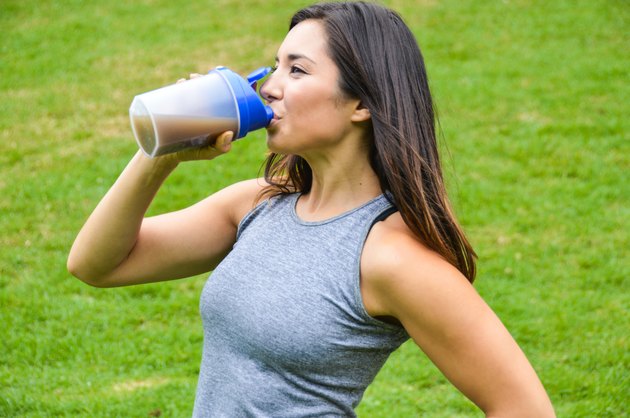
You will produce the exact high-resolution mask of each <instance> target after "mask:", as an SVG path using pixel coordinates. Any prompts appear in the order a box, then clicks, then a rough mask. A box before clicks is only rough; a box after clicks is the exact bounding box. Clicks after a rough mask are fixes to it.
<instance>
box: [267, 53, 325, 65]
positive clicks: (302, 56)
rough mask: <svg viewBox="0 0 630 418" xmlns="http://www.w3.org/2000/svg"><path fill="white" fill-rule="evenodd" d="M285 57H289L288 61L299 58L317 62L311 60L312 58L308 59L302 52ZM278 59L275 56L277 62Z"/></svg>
mask: <svg viewBox="0 0 630 418" xmlns="http://www.w3.org/2000/svg"><path fill="white" fill-rule="evenodd" d="M287 58H288V59H289V61H296V60H299V59H305V60H307V61H310V62H312V63H313V64H317V63H316V62H315V61H313V60H312V59H310V58H309V57H307V56H306V55H303V54H289V55H287ZM279 61H280V59H279V58H278V57H277V56H276V62H279Z"/></svg>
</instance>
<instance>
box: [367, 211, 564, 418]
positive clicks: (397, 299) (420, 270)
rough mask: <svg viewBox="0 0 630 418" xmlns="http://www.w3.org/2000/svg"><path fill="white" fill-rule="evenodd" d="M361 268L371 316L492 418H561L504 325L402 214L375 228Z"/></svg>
mask: <svg viewBox="0 0 630 418" xmlns="http://www.w3.org/2000/svg"><path fill="white" fill-rule="evenodd" d="M361 263H362V264H361V267H362V284H361V286H362V293H363V295H364V301H365V304H366V308H367V309H368V312H369V313H370V314H372V315H374V316H390V317H394V318H396V319H397V320H398V321H400V322H401V323H402V325H403V326H404V327H405V329H406V330H407V332H408V333H409V335H410V336H411V337H412V338H413V340H414V341H415V342H416V343H417V345H418V346H419V347H420V348H421V349H422V350H423V351H424V352H425V353H426V354H427V356H428V357H429V358H430V359H431V360H432V361H433V363H434V364H435V365H436V366H437V367H438V368H439V369H440V370H441V371H442V373H444V375H445V376H446V377H447V378H448V379H449V380H450V381H451V382H452V383H453V384H454V385H455V386H456V387H457V388H458V389H459V390H460V391H461V392H462V393H463V394H464V395H466V396H467V397H468V398H469V399H470V400H472V401H473V402H474V403H475V404H476V405H477V406H478V407H479V408H480V409H481V410H483V411H484V412H485V414H486V416H488V417H514V418H516V417H523V418H526V417H537V418H546V417H554V416H555V415H554V411H553V407H552V405H551V402H550V400H549V398H548V396H547V393H546V392H545V389H544V388H543V385H542V383H541V382H540V380H539V379H538V376H537V375H536V373H535V371H534V369H533V368H532V366H531V365H530V363H529V361H528V360H527V358H526V357H525V355H524V354H523V352H522V351H521V349H520V348H519V347H518V345H517V344H516V342H515V341H514V339H513V338H512V336H511V335H510V334H509V332H508V331H507V330H506V328H505V327H504V326H503V324H502V323H501V321H500V320H499V319H498V318H497V316H496V315H495V314H494V312H493V311H492V310H491V309H490V308H489V307H488V305H487V304H486V303H485V302H484V301H483V300H482V299H481V297H480V296H479V295H478V294H477V292H476V291H475V290H474V288H473V287H472V285H471V284H470V283H469V282H468V281H467V280H466V278H465V277H464V276H463V275H462V274H461V273H460V272H459V271H458V270H457V269H456V268H455V267H453V266H452V265H451V264H449V263H448V262H446V261H445V260H444V259H442V258H441V257H440V256H438V255H437V254H436V253H434V252H432V251H430V250H428V249H427V248H426V247H424V246H423V245H422V244H420V243H419V242H418V241H417V240H416V239H415V238H414V237H413V236H412V235H411V233H410V232H409V230H408V229H406V227H405V226H404V223H403V222H402V220H401V219H400V216H399V215H397V214H395V215H392V216H391V217H390V219H388V220H387V221H385V222H381V223H380V224H377V225H375V227H374V229H373V231H372V232H371V233H370V236H369V237H368V241H367V242H366V245H365V250H364V253H363V257H362V261H361Z"/></svg>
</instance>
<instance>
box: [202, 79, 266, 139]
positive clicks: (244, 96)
mask: <svg viewBox="0 0 630 418" xmlns="http://www.w3.org/2000/svg"><path fill="white" fill-rule="evenodd" d="M213 71H218V72H219V74H221V75H222V76H223V77H224V78H225V79H226V80H227V82H228V84H229V85H230V87H231V88H232V91H233V93H234V97H235V99H236V104H237V106H238V115H239V123H238V132H237V133H236V135H235V139H238V138H242V137H244V136H245V135H247V134H248V133H249V132H251V131H255V130H256V129H260V128H264V127H266V126H267V125H269V122H271V119H273V110H271V107H269V106H267V105H265V104H264V103H263V101H262V100H261V98H260V97H259V96H258V93H257V92H256V82H257V81H258V80H260V79H262V78H263V77H265V76H266V75H267V74H269V73H270V72H271V67H262V68H259V69H257V70H255V71H253V72H252V73H250V74H249V75H248V76H247V81H246V80H245V79H244V78H243V77H241V76H240V75H238V74H236V73H235V72H234V71H232V70H230V69H228V68H226V67H217V68H216V69H215V70H213Z"/></svg>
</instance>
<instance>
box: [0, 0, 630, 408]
mask: <svg viewBox="0 0 630 418" xmlns="http://www.w3.org/2000/svg"><path fill="white" fill-rule="evenodd" d="M308 3H310V2H305V1H295V0H284V1H257V0H256V1H254V0H252V1H237V0H215V1H212V2H210V1H208V2H199V1H189V2H183V3H179V2H173V1H163V0H131V1H126V2H94V1H79V0H64V1H52V0H41V1H17V0H3V1H2V2H1V3H0V27H2V37H1V38H0V48H1V49H0V231H1V232H0V324H2V330H1V331H0V332H1V334H0V416H7V417H15V416H26V417H46V416H89V417H111V416H121V417H136V416H137V417H148V416H159V415H160V414H161V415H162V416H166V417H179V416H190V413H191V411H192V403H193V399H194V393H195V386H196V379H197V373H198V368H199V360H200V354H201V345H202V333H201V321H200V318H199V314H198V298H199V294H200V291H201V288H202V286H203V284H204V281H205V279H206V276H205V275H204V276H199V277H195V278H191V279H187V280H180V281H174V282H169V283H163V284H156V285H145V286H136V287H129V288H122V289H109V290H102V289H94V288H90V287H88V286H87V285H84V284H83V283H81V282H79V281H78V280H76V279H73V278H72V277H70V276H69V274H68V273H67V272H66V269H65V260H66V256H67V253H68V250H69V247H70V245H71V243H72V241H73V239H74V236H75V235H76V233H77V232H78V230H79V228H80V227H81V225H82V223H83V221H84V220H85V218H86V217H87V215H88V214H89V213H90V211H91V210H92V209H93V207H94V206H95V205H96V203H97V202H98V200H99V199H100V197H101V196H102V195H103V194H104V193H105V192H106V190H107V189H108V187H109V186H110V185H111V184H112V183H113V181H114V180H115V179H116V177H117V175H118V173H119V172H120V171H121V170H122V168H123V167H124V166H125V164H126V162H127V161H128V160H129V159H130V157H131V156H132V155H133V153H134V152H135V151H136V149H137V146H136V144H135V142H134V141H133V137H132V134H131V129H130V126H129V121H128V114H127V109H128V107H129V104H130V103H131V99H132V98H133V96H134V95H135V94H138V93H140V92H144V91H147V90H151V89H154V88H157V87H159V86H162V85H165V84H168V83H171V82H174V81H175V80H177V79H179V78H181V77H185V76H186V75H187V74H188V73H190V72H204V71H207V70H208V69H210V68H213V67H214V66H216V65H219V64H221V65H226V66H228V67H230V68H232V69H234V70H235V71H238V72H240V73H243V74H245V73H247V72H248V71H249V70H251V69H254V68H257V67H259V66H262V65H271V64H272V61H273V58H274V55H275V52H276V48H277V46H278V45H279V43H280V42H281V41H282V38H283V36H284V34H285V33H286V27H287V24H288V19H289V18H290V16H291V13H292V12H293V11H295V10H296V9H297V8H299V7H300V6H304V5H306V4H308ZM384 3H385V4H387V5H390V6H392V7H394V8H396V9H397V10H399V11H400V12H401V14H402V15H403V16H404V17H405V19H406V21H407V22H408V23H409V24H410V26H411V27H412V28H413V30H414V32H415V34H416V36H417V38H418V40H419V43H420V45H421V47H422V49H423V53H424V56H425V59H426V61H427V66H428V70H429V76H430V79H431V82H432V87H433V93H434V95H435V100H436V102H437V106H438V111H439V115H440V123H441V128H442V137H443V140H444V144H445V147H444V150H445V152H444V157H445V159H444V160H445V168H446V172H447V176H448V184H449V188H450V193H451V196H452V199H453V201H454V203H455V206H456V209H457V213H458V214H459V217H460V219H461V220H462V222H463V224H464V226H465V229H466V230H467V231H468V233H469V235H470V238H471V240H472V242H473V244H474V245H475V247H476V249H477V252H478V254H479V275H478V279H477V282H476V284H475V286H476V288H477V290H478V291H479V292H480V293H481V295H482V296H483V297H484V298H485V300H486V301H487V302H488V303H489V304H490V305H491V306H492V307H493V309H494V310H495V311H496V312H497V313H498V314H499V316H500V317H501V318H502V320H503V321H504V323H505V324H506V325H507V327H508V328H509V329H510V331H511V332H512V334H513V335H514V337H515V338H516V339H517V341H518V342H519V343H520V345H521V347H522V348H523V350H524V351H525V353H526V354H527V355H528V357H529V358H530V360H531V362H532V363H533V365H534V367H535V368H536V369H537V371H538V372H539V375H540V377H541V379H542V380H543V383H544V384H545V386H546V388H547V390H548V392H549V394H550V396H551V398H552V401H553V403H554V405H555V407H556V410H557V413H558V416H560V417H615V418H617V417H625V416H628V406H627V405H629V404H630V399H629V396H628V393H630V392H629V388H630V379H629V375H630V371H629V370H630V354H629V353H630V344H629V341H628V330H630V315H629V307H630V293H629V291H628V288H629V284H630V283H629V280H628V278H629V275H630V265H629V262H628V255H629V251H628V249H629V248H630V243H629V242H628V241H629V240H628V233H629V229H630V226H629V219H630V211H629V206H630V205H629V204H630V202H629V200H630V178H629V168H630V134H629V131H630V118H629V115H630V105H629V103H630V83H629V81H630V80H629V77H628V69H629V68H630V54H628V51H629V48H630V31H629V30H628V28H629V27H630V5H629V4H628V3H627V2H625V1H620V0H609V1H604V0H591V1H586V0H572V1H571V0H558V1H554V2H546V1H533V0H532V1H527V0H502V1H501V0H488V1H473V0H465V1H458V0H444V1H438V0H417V1H402V0H390V1H384ZM264 154H265V141H264V133H262V132H257V133H254V134H252V135H250V136H248V137H247V138H245V139H243V140H241V141H239V142H237V143H236V144H235V146H234V149H233V152H231V153H230V154H228V155H226V156H224V157H222V158H220V159H218V160H215V161H213V162H211V163H202V162H198V163H190V164H187V165H184V166H182V167H180V168H179V169H178V170H177V171H176V173H174V174H173V176H172V177H171V178H169V179H168V181H167V183H166V184H165V186H164V188H163V189H162V190H161V192H160V194H159V195H158V197H157V200H156V202H155V204H154V206H153V207H152V208H151V213H159V212H163V211H169V210H174V209H177V208H181V207H183V206H186V205H189V204H192V203H193V202H195V201H197V200H199V199H201V198H203V197H205V196H206V195H208V194H210V193H212V192H213V191H216V190H218V189H219V188H221V187H224V186H226V185H228V184H230V183H233V182H235V181H238V180H241V179H245V178H251V177H254V176H257V175H258V174H259V170H260V165H261V162H262V159H263V157H264ZM358 413H359V416H361V417H415V416H421V417H469V416H481V415H482V414H481V413H480V412H479V411H478V410H477V409H476V408H475V407H474V406H473V405H472V404H471V403H470V402H469V401H468V400H467V399H466V398H465V397H463V396H462V395H461V394H460V393H459V392H458V391H457V390H455V389H454V388H453V387H452V386H451V385H450V384H449V383H448V381H446V380H445V379H444V378H443V377H442V376H441V374H440V373H439V372H438V371H437V370H436V368H435V367H434V366H433V365H432V364H431V363H430V362H429V361H428V360H427V359H426V358H425V357H424V355H423V354H422V353H421V352H420V350H418V349H417V348H416V347H415V346H413V345H412V344H406V345H404V346H403V347H402V348H401V349H400V350H399V351H397V352H396V353H394V355H392V357H391V359H390V361H389V362H388V363H387V365H386V366H385V368H384V369H383V370H382V372H381V373H380V374H379V375H378V377H377V379H376V381H375V382H374V384H373V385H372V386H370V388H369V389H368V391H367V392H366V394H365V397H364V400H363V403H362V404H361V405H360V407H359V409H358Z"/></svg>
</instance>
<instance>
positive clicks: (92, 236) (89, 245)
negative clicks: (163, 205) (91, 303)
mask: <svg viewBox="0 0 630 418" xmlns="http://www.w3.org/2000/svg"><path fill="white" fill-rule="evenodd" d="M176 166H177V163H175V162H173V161H172V160H170V159H167V158H158V159H149V158H147V157H145V156H144V155H142V154H141V153H137V154H136V155H135V156H134V157H133V158H132V160H131V161H130V162H129V164H128V165H127V167H126V168H125V170H124V171H123V172H122V173H121V175H120V176H119V178H118V180H116V182H115V183H114V185H113V186H112V187H111V189H110V190H109V191H108V192H107V194H106V195H105V196H104V197H103V199H102V200H101V202H100V203H99V204H98V206H97V207H96V209H94V211H93V212H92V214H91V215H90V217H89V218H88V220H87V221H86V223H85V225H84V226H83V228H82V229H81V231H80V232H79V234H78V236H77V238H76V239H75V241H74V244H73V246H72V249H71V251H70V254H69V257H68V270H69V271H70V272H71V273H72V274H73V275H74V276H76V277H78V278H79V279H81V280H83V281H85V282H87V283H90V284H93V285H98V280H99V278H101V277H103V276H105V275H107V274H108V273H111V272H112V271H113V270H114V269H116V267H117V266H118V265H120V263H122V262H123V261H124V260H125V258H127V257H128V255H129V254H130V253H131V251H132V250H133V247H134V246H135V244H136V241H137V239H138V234H139V232H140V228H141V226H142V220H143V219H144V215H145V213H146V211H147V209H148V207H149V205H150V204H151V201H152V200H153V198H154V196H155V194H156V193H157V191H158V190H159V188H160V186H161V185H162V183H163V182H164V180H165V179H166V178H167V177H168V175H169V174H170V173H171V172H172V171H173V169H174V168H175V167H176Z"/></svg>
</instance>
